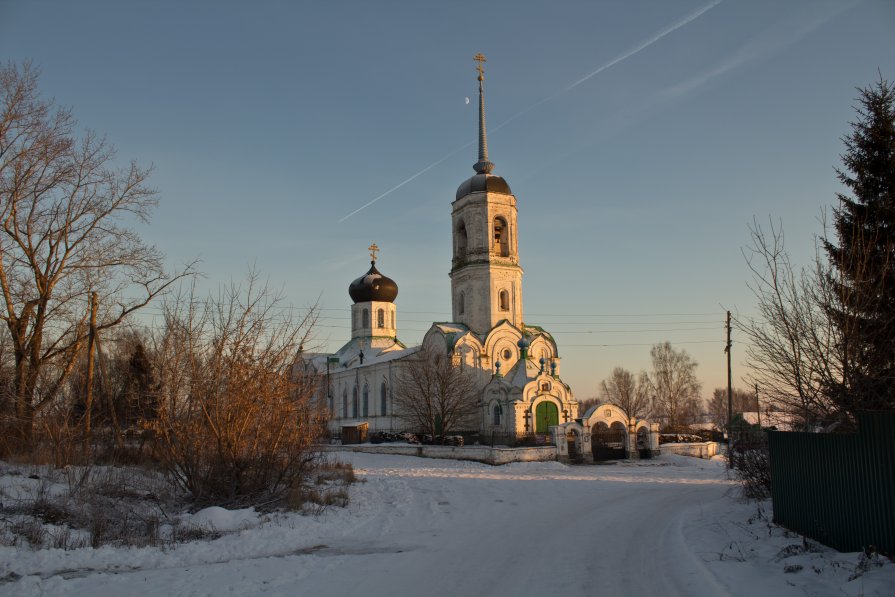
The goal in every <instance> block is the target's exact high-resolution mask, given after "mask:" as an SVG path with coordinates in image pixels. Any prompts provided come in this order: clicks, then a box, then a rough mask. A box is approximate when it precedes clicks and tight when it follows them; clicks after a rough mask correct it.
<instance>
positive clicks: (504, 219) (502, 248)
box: [451, 54, 523, 335]
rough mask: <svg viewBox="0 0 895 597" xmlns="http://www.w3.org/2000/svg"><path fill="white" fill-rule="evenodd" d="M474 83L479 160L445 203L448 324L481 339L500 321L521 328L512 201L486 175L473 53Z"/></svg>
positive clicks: (497, 180) (481, 75)
mask: <svg viewBox="0 0 895 597" xmlns="http://www.w3.org/2000/svg"><path fill="white" fill-rule="evenodd" d="M474 60H475V61H476V63H477V65H476V71H478V81H479V159H478V161H477V162H476V163H475V164H474V165H473V169H474V170H475V172H476V173H475V175H473V176H472V177H471V178H469V179H468V180H466V181H464V182H463V183H462V184H461V185H460V187H459V188H458V189H457V196H456V198H455V200H454V202H453V203H452V204H451V207H452V211H451V225H452V227H453V228H452V234H453V244H454V251H453V255H454V258H453V265H452V267H451V296H452V303H453V315H454V317H453V320H454V321H456V322H459V323H463V324H465V325H466V326H467V327H468V328H469V329H471V330H472V331H473V332H475V333H476V334H480V335H485V334H487V333H488V331H490V330H491V329H492V328H493V327H494V326H495V325H497V324H498V323H499V322H500V321H502V320H504V319H506V320H507V321H509V322H510V323H512V324H513V325H515V326H517V327H521V326H522V273H523V272H522V268H521V267H520V266H519V242H518V237H517V231H518V227H517V225H516V197H515V196H513V193H512V191H511V190H510V186H509V185H508V184H507V181H506V180H504V179H503V178H502V177H500V176H495V175H493V174H491V171H492V170H493V169H494V164H493V163H491V162H490V161H489V160H488V137H487V131H486V128H485V92H484V81H485V71H484V68H483V63H484V62H485V57H484V56H482V55H481V54H476V56H475V58H474Z"/></svg>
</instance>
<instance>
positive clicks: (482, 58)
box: [472, 52, 486, 81]
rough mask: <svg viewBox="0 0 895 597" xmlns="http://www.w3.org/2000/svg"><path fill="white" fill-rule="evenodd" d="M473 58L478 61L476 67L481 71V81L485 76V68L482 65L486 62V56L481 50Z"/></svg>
mask: <svg viewBox="0 0 895 597" xmlns="http://www.w3.org/2000/svg"><path fill="white" fill-rule="evenodd" d="M472 59H473V60H475V61H476V62H478V64H477V65H476V67H475V69H476V70H477V71H479V81H481V80H482V79H484V78H485V68H484V67H483V66H482V64H483V63H485V62H486V60H485V56H484V55H483V54H482V53H481V52H479V53H478V54H476V55H475V56H473V57H472Z"/></svg>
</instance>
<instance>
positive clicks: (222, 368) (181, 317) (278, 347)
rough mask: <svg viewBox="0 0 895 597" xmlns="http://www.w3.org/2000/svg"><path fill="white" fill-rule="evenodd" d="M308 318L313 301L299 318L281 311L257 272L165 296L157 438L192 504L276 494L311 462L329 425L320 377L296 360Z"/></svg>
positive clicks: (256, 500) (272, 499) (270, 499)
mask: <svg viewBox="0 0 895 597" xmlns="http://www.w3.org/2000/svg"><path fill="white" fill-rule="evenodd" d="M312 319H313V310H311V311H310V312H309V313H308V314H306V315H305V316H304V317H303V318H302V319H301V321H300V322H299V323H297V324H296V323H294V322H293V321H292V320H291V318H288V317H286V318H284V317H283V316H282V308H281V306H280V301H279V300H278V299H277V297H272V296H271V295H270V293H269V292H268V290H267V289H266V288H261V289H260V290H259V289H258V287H257V280H256V278H255V277H254V276H251V277H250V279H249V282H248V288H247V290H246V291H245V292H244V293H243V292H242V291H241V290H240V289H239V288H237V287H230V288H229V289H228V290H227V291H226V292H224V293H223V294H222V295H221V297H220V298H218V299H208V300H205V301H197V300H196V298H195V296H194V295H191V296H190V297H188V299H184V300H175V301H174V302H173V303H169V304H168V305H167V306H166V325H165V330H164V333H163V334H162V335H161V337H160V338H158V339H157V340H158V341H157V346H156V349H155V358H156V360H157V363H156V367H155V370H156V371H157V373H158V375H159V377H160V379H159V385H160V392H159V416H158V420H157V421H156V422H155V423H154V425H153V430H154V432H155V436H156V439H155V442H154V445H155V449H156V454H157V456H158V458H159V459H160V461H161V462H162V463H163V465H164V467H165V469H166V471H167V472H168V474H169V475H170V478H171V479H172V480H173V481H174V483H175V484H176V485H178V486H179V487H180V488H182V489H184V490H186V491H188V492H189V493H190V494H191V495H192V497H193V499H194V500H195V501H196V502H197V504H202V505H207V504H217V505H228V506H236V505H247V504H254V505H259V504H276V503H281V502H282V500H284V499H285V498H286V497H287V494H288V492H289V491H290V489H291V488H293V487H295V486H296V485H300V484H302V483H304V482H305V479H306V477H307V476H308V475H309V473H310V472H311V471H312V470H313V469H314V467H315V463H316V461H317V458H318V454H317V452H316V450H315V449H314V445H315V444H316V442H317V441H318V440H319V438H320V437H321V435H322V433H323V431H324V425H325V419H324V418H323V417H322V416H321V414H322V413H321V411H320V410H319V409H318V408H317V405H316V404H315V402H314V392H315V390H316V389H317V382H318V380H317V379H316V378H315V377H314V376H312V375H308V374H305V373H304V372H301V373H295V372H294V371H295V368H294V367H293V363H294V361H295V356H296V346H298V345H299V343H300V342H301V340H302V339H303V336H305V335H306V334H307V332H308V331H309V329H310V327H311V324H312Z"/></svg>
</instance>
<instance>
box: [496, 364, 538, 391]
mask: <svg viewBox="0 0 895 597" xmlns="http://www.w3.org/2000/svg"><path fill="white" fill-rule="evenodd" d="M540 374H541V367H540V365H538V364H537V363H535V362H534V359H532V358H524V359H519V360H518V361H516V364H515V365H513V368H512V369H510V370H509V371H508V372H507V374H506V375H505V376H504V378H505V379H506V381H507V383H509V384H510V385H511V386H515V387H517V388H524V387H525V386H527V385H528V384H529V383H531V382H532V381H534V380H536V379H537V378H538V376H539V375H540Z"/></svg>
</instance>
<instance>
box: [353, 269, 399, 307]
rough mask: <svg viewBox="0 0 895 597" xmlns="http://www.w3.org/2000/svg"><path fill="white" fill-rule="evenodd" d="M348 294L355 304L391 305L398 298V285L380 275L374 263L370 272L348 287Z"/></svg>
mask: <svg viewBox="0 0 895 597" xmlns="http://www.w3.org/2000/svg"><path fill="white" fill-rule="evenodd" d="M348 294H349V295H351V300H353V301H354V302H355V303H366V302H369V301H378V302H382V303H391V302H393V301H394V300H395V297H397V296H398V285H397V284H395V281H394V280H392V279H391V278H388V277H386V276H383V275H382V274H381V273H379V270H378V269H376V264H375V262H374V263H373V264H372V265H371V266H370V271H368V272H367V273H366V274H364V275H363V276H361V277H360V278H358V279H357V280H355V281H354V282H352V283H351V284H350V285H349V286H348Z"/></svg>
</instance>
